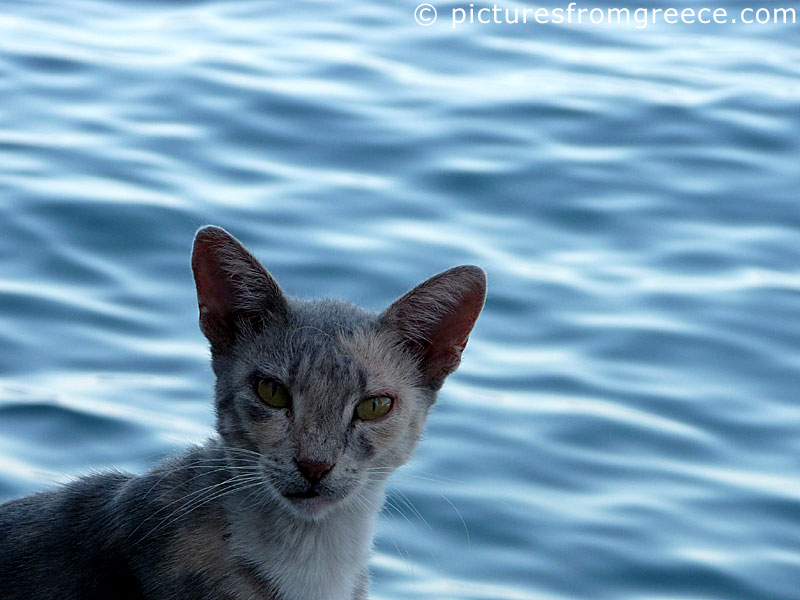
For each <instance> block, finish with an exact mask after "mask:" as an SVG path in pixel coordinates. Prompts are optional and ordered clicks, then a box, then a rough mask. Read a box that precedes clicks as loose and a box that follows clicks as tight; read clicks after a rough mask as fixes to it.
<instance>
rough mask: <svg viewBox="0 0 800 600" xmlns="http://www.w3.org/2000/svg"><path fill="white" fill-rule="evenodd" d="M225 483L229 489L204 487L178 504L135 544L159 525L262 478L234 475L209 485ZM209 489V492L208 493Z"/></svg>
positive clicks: (170, 521) (258, 481)
mask: <svg viewBox="0 0 800 600" xmlns="http://www.w3.org/2000/svg"><path fill="white" fill-rule="evenodd" d="M225 484H228V485H230V486H231V488H230V489H222V490H215V491H211V490H210V489H209V488H205V489H204V490H203V491H204V492H205V493H204V494H203V495H201V496H198V497H197V498H194V499H193V500H191V501H190V502H188V503H187V504H185V505H183V506H179V507H178V508H177V509H175V510H174V511H172V512H171V513H170V514H168V515H167V516H166V517H164V518H163V519H161V520H160V521H159V522H158V523H156V525H155V526H154V527H153V528H152V529H151V530H150V531H148V532H147V533H146V534H145V535H144V536H142V537H141V538H140V539H139V540H137V541H136V544H138V543H140V542H142V541H143V540H144V539H146V538H147V537H148V536H150V534H152V533H153V532H154V531H156V530H157V529H159V528H160V527H162V526H166V525H169V524H170V523H173V522H175V521H177V520H178V519H181V518H183V517H185V516H187V515H188V514H189V513H191V512H193V511H194V510H196V509H198V508H200V507H201V506H203V505H205V504H207V503H208V502H211V501H212V500H216V499H217V498H220V497H222V496H224V495H226V494H228V493H231V492H234V491H237V490H240V489H243V488H242V486H249V485H253V486H255V485H261V484H263V479H262V478H261V477H260V476H250V477H249V478H244V479H239V480H236V478H235V477H234V478H231V479H227V480H225V481H223V482H221V483H219V484H217V485H215V486H211V487H212V488H218V487H220V486H221V485H225ZM209 491H210V492H211V493H208V492H209ZM170 504H174V502H173V503H170ZM181 511H183V512H181ZM173 517H174V518H173ZM148 518H149V517H148Z"/></svg>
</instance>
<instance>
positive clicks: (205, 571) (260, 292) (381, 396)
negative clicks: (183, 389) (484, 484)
mask: <svg viewBox="0 0 800 600" xmlns="http://www.w3.org/2000/svg"><path fill="white" fill-rule="evenodd" d="M192 269H193V271H194V278H195V283H196V285H197V296H198V302H199V306H200V329H201V330H202V331H203V333H204V334H205V336H206V337H207V338H208V341H209V342H210V344H211V358H212V366H213V369H214V373H215V374H216V376H217V383H216V415H217V420H216V428H217V433H218V435H217V436H215V437H214V438H212V439H211V440H209V441H208V442H207V443H206V444H204V445H203V446H199V447H196V448H193V449H191V450H189V451H188V452H186V453H185V454H183V455H182V456H180V457H177V458H173V459H171V460H168V461H167V462H165V463H163V464H161V465H160V466H158V467H156V468H155V469H154V470H153V471H151V472H149V473H147V474H145V475H143V476H133V475H128V474H123V473H119V472H112V473H108V474H104V475H93V476H91V477H86V478H83V479H79V480H77V481H75V482H73V483H70V484H68V485H65V486H63V487H61V488H59V489H57V490H53V491H48V492H43V493H39V494H36V495H34V496H30V497H27V498H22V499H18V500H13V501H11V502H7V503H5V504H2V505H0V598H3V599H4V600H33V599H40V598H41V599H48V600H51V599H54V600H78V599H80V600H94V599H96V600H114V599H119V600H134V599H136V600H139V599H146V600H212V599H213V600H359V599H363V598H366V597H367V583H368V577H367V560H368V556H369V553H370V547H371V544H372V537H373V529H374V525H375V519H376V515H377V513H378V511H379V510H380V508H381V506H382V504H383V500H384V485H385V482H386V479H387V478H388V476H389V475H390V474H391V472H392V471H393V470H394V469H396V468H397V467H398V466H400V465H402V464H404V463H405V462H406V461H407V460H408V459H409V457H410V456H411V454H412V452H413V450H414V447H415V446H416V444H417V440H418V439H419V436H420V432H421V431H422V428H423V425H424V423H425V418H426V415H427V413H428V409H429V408H430V407H431V405H432V404H433V403H434V401H435V399H436V392H437V391H438V390H439V388H440V387H441V386H442V384H443V382H444V380H445V378H446V377H447V376H448V375H449V374H450V373H452V372H453V371H454V370H455V369H456V367H457V366H458V364H459V361H460V359H461V352H462V350H463V349H464V347H465V345H466V343H467V337H468V336H469V333H470V331H471V330H472V327H473V325H474V324H475V320H476V319H477V318H478V315H479V314H480V312H481V309H482V307H483V302H484V297H485V290H486V279H485V276H484V273H483V271H482V270H481V269H479V268H478V267H473V266H462V267H455V268H453V269H450V270H448V271H445V272H443V273H440V274H439V275H436V276H435V277H433V278H431V279H429V280H427V281H425V282H424V283H422V284H421V285H419V286H417V287H416V288H414V289H413V290H411V291H410V292H408V293H407V294H406V295H405V296H403V297H402V298H400V299H399V300H397V301H396V302H395V303H394V304H392V305H391V306H390V307H389V308H388V309H387V310H385V311H384V312H383V313H382V314H380V315H377V314H373V313H371V312H368V311H365V310H363V309H361V308H358V307H356V306H354V305H352V304H347V303H344V302H337V301H332V300H322V301H301V300H294V299H289V298H287V297H286V296H285V295H284V294H283V292H282V291H281V289H280V287H279V286H278V284H277V283H276V282H275V280H274V279H273V278H272V277H271V276H270V274H269V273H268V272H267V271H266V270H265V269H264V267H262V266H261V264H260V263H259V262H258V261H257V260H256V259H255V258H254V257H253V256H252V255H251V254H250V253H249V252H248V251H247V250H246V249H245V248H244V247H243V246H242V245H241V244H240V243H239V242H238V241H237V240H236V239H234V238H233V237H232V236H231V235H230V234H228V233H227V232H225V231H224V230H222V229H220V228H218V227H204V228H203V229H201V230H200V231H199V232H198V233H197V235H196V237H195V240H194V250H193V254H192Z"/></svg>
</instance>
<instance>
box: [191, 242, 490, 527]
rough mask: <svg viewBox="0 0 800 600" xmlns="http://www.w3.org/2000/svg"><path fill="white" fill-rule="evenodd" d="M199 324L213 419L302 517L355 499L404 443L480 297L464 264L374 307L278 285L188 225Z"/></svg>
mask: <svg viewBox="0 0 800 600" xmlns="http://www.w3.org/2000/svg"><path fill="white" fill-rule="evenodd" d="M192 265H193V269H194V273H195V279H196V282H197V288H198V298H199V303H200V323H201V329H202V330H203V332H204V333H205V334H206V336H207V337H208V338H209V341H210V342H211V348H212V356H213V366H214V371H215V373H216V374H217V394H216V396H217V400H216V404H217V406H216V408H217V428H218V430H219V433H220V435H221V436H222V438H223V440H224V441H225V443H226V445H227V446H229V447H231V448H237V449H242V450H244V451H245V452H236V451H233V452H232V456H233V457H234V458H236V459H237V460H239V461H240V462H242V463H249V464H252V463H253V461H254V460H255V461H257V463H258V466H259V469H260V471H261V472H262V473H263V477H264V482H265V486H266V487H267V488H268V490H269V493H270V494H271V495H272V496H273V497H274V498H275V499H277V500H278V501H279V502H281V503H282V504H283V505H285V506H286V507H287V508H288V509H289V510H291V511H292V512H293V513H294V514H295V515H297V516H299V517H301V518H319V517H320V516H321V515H324V514H325V513H326V512H327V511H328V510H330V509H331V508H332V507H334V506H337V505H340V506H341V505H346V504H348V503H349V504H351V505H355V506H358V505H359V501H360V499H363V498H365V497H366V494H368V490H370V489H371V488H374V487H375V486H376V485H380V482H382V481H384V480H385V479H386V478H387V477H388V475H389V474H390V473H391V471H392V470H394V469H395V468H396V467H398V466H400V465H402V464H403V463H405V462H406V461H407V460H408V459H409V458H410V456H411V454H412V452H413V450H414V447H415V445H416V443H417V440H418V439H419V436H420V433H421V431H422V427H423V425H424V422H425V417H426V415H427V412H428V409H429V408H430V406H431V405H432V404H433V402H434V401H435V397H436V391H437V390H438V389H439V387H441V385H442V383H443V381H444V378H445V377H446V376H447V375H448V374H450V373H451V372H452V371H453V370H455V368H456V367H457V366H458V363H459V360H460V354H461V350H463V347H464V345H465V344H466V340H467V336H468V335H469V332H470V330H471V329H472V326H473V325H474V322H475V319H476V318H477V316H478V314H479V313H480V310H481V307H482V306H483V299H484V293H485V279H484V276H483V273H482V271H480V270H479V269H477V268H476V267H459V268H456V269H451V270H450V271H447V272H445V273H443V274H441V275H439V276H437V277H434V278H432V279H430V280H428V281H427V282H425V283H423V284H422V285H420V286H418V287H417V288H415V289H414V290H412V291H411V292H409V293H408V294H406V295H405V296H404V297H403V298H401V299H400V300H398V301H397V302H395V303H394V304H393V305H392V306H391V307H389V308H388V309H387V310H386V311H385V312H384V313H382V314H380V315H378V314H373V313H370V312H367V311H365V310H362V309H360V308H358V307H355V306H352V305H349V304H346V303H342V302H335V301H314V302H304V301H297V300H290V299H288V298H286V296H284V294H283V293H282V292H281V290H280V288H279V287H278V285H277V283H276V282H275V281H274V280H273V279H272V277H271V276H270V275H269V274H268V273H267V272H266V270H264V268H263V267H262V266H261V265H260V264H259V263H258V262H257V261H256V260H255V259H254V258H253V257H252V256H251V255H250V254H249V253H247V251H246V250H245V249H244V248H243V247H242V246H241V245H240V244H239V243H238V242H237V241H236V240H234V239H233V238H232V237H231V236H230V235H229V234H227V233H226V232H224V231H223V230H221V229H218V228H210V227H209V228H204V229H202V230H200V232H198V235H197V238H196V240H195V249H194V254H193V263H192Z"/></svg>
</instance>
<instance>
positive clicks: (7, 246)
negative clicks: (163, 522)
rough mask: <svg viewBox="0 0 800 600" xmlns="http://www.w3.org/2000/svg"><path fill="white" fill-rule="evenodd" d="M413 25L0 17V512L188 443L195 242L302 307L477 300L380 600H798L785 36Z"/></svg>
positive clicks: (173, 7) (795, 271)
mask: <svg viewBox="0 0 800 600" xmlns="http://www.w3.org/2000/svg"><path fill="white" fill-rule="evenodd" d="M415 5H416V3H414V2H408V1H406V0H402V1H399V2H391V3H389V2H370V1H361V0H352V1H350V2H347V3H340V2H337V3H334V2H322V1H303V2H292V3H286V2H270V1H264V2H254V1H247V0H234V1H231V2H202V1H196V2H190V1H186V2H177V1H171V2H166V1H165V2H133V1H119V2H112V1H110V0H102V1H101V0H98V1H86V0H71V1H70V2H55V1H54V0H41V1H33V0H6V1H5V2H4V3H3V6H2V8H0V346H2V348H3V352H2V353H0V498H3V499H5V498H10V497H13V496H17V495H21V494H25V493H29V492H33V491H36V490H39V489H43V488H45V487H48V486H51V485H53V484H55V483H56V482H60V481H65V480H68V479H69V478H71V477H74V476H76V475H79V474H83V473H87V472H90V471H93V470H96V469H103V468H107V467H109V466H111V465H114V466H116V467H118V468H122V469H128V470H131V471H134V472H142V471H144V470H146V469H147V468H149V467H150V466H152V465H153V464H155V463H156V462H157V461H158V460H159V459H160V458H161V457H163V456H164V455H166V454H169V453H171V452H174V451H178V450H179V449H180V448H181V447H182V446H183V445H185V444H186V443H188V442H194V441H200V440H202V439H204V438H205V437H206V436H207V435H208V434H209V431H210V427H211V423H212V414H211V410H210V399H211V385H212V376H211V372H210V369H209V367H208V361H207V358H208V356H207V350H206V347H205V343H204V340H203V338H202V336H201V334H200V332H199V331H198V329H197V326H196V320H197V315H196V308H195V300H194V290H193V285H192V281H191V277H190V272H189V268H188V256H189V247H190V242H191V238H192V235H193V233H194V231H195V229H196V228H197V227H198V226H200V225H202V224H205V223H208V222H213V223H216V224H219V225H222V226H224V227H226V228H228V229H229V230H230V231H232V232H233V233H235V234H236V235H237V236H238V237H240V239H242V240H243V241H244V242H245V243H246V244H247V245H248V246H249V247H250V248H252V249H253V251H254V252H255V253H256V254H257V255H258V256H259V257H260V258H262V259H263V261H264V263H265V264H266V265H267V266H268V268H269V269H270V270H271V271H272V272H273V273H274V274H275V275H276V277H277V278H278V279H279V281H280V282H281V283H282V285H283V286H284V287H285V289H286V290H287V291H288V292H289V293H291V294H295V295H301V296H312V297H322V296H335V297H344V298H349V299H351V300H354V301H356V302H359V303H362V304H364V305H366V306H368V307H371V308H375V309H380V308H382V307H384V306H385V305H387V304H388V303H389V302H391V301H392V300H393V299H394V298H395V297H397V296H398V295H400V294H401V293H403V292H404V291H405V290H406V289H408V288H409V287H411V286H412V285H414V284H415V283H417V282H419V281H421V280H423V279H424V278H426V277H428V276H430V275H432V274H433V273H435V272H438V271H440V270H442V269H444V268H446V267H449V266H452V265H455V264H460V263H467V262H468V263H476V264H479V265H481V266H483V267H484V268H485V269H486V270H487V272H488V273H489V279H490V294H489V298H488V302H487V305H486V310H485V313H484V315H483V316H482V317H481V320H480V321H479V323H478V327H477V328H476V331H475V333H474V335H473V337H472V340H471V342H470V346H469V348H468V350H467V352H466V353H465V358H464V362H463V365H462V367H461V369H460V370H459V372H458V373H457V374H456V375H454V376H453V377H452V378H451V379H450V380H449V382H448V384H447V385H446V387H445V388H444V390H443V392H442V394H441V401H440V403H439V404H438V405H437V407H436V409H435V410H434V412H433V414H432V415H431V419H430V422H429V427H428V430H427V434H426V439H425V440H424V442H423V444H422V445H421V447H420V450H419V453H418V455H417V456H416V458H415V459H414V461H413V462H412V463H411V464H410V465H409V466H408V467H407V468H406V469H405V470H404V471H403V474H399V475H398V476H397V477H396V478H395V479H394V480H393V484H392V490H393V491H392V507H390V508H387V510H386V511H385V513H384V514H383V516H382V519H381V523H380V531H379V536H378V539H377V547H376V553H375V557H374V560H373V562H372V565H371V567H372V572H373V576H374V585H373V597H374V598H377V599H379V600H390V599H396V600H399V599H414V598H419V599H430V598H441V599H446V600H450V599H452V600H479V599H480V600H484V599H485V600H495V599H497V600H522V599H525V600H531V599H536V600H539V599H547V600H554V599H559V600H560V599H576V600H577V599H586V598H592V599H606V598H607V599H614V600H640V599H645V598H647V599H648V600H667V599H669V600H676V599H681V600H690V599H691V600H699V599H711V598H714V599H717V600H719V599H738V598H742V599H744V598H747V599H752V598H770V599H786V600H790V599H794V598H796V597H797V591H796V590H797V589H798V588H800V568H799V567H800V527H798V522H799V521H800V459H798V456H800V407H799V406H798V403H797V391H798V389H800V388H799V386H798V383H800V377H799V374H800V294H799V293H798V292H800V208H799V206H798V200H800V198H798V190H799V189H800V169H798V164H799V162H800V161H799V159H800V135H798V134H800V110H798V106H799V105H800V79H799V77H800V50H799V49H798V48H800V44H798V42H800V34H799V33H798V32H800V26H795V27H788V26H786V27H784V26H767V27H760V28H745V27H734V26H710V27H706V28H699V27H696V26H695V27H691V26H682V27H669V28H668V27H658V28H651V29H647V30H644V31H636V30H633V29H623V28H616V27H581V28H579V27H567V26H562V27H556V26H549V27H538V28H535V29H532V28H513V27H508V26H486V27H477V26H476V27H471V28H464V29H461V30H457V31H455V32H453V31H452V30H450V29H449V28H448V27H447V26H446V25H444V24H437V25H435V26H432V27H428V28H422V27H419V26H417V25H416V24H415V22H414V20H413V9H414V6H415ZM552 6H557V5H556V4H553V5H552ZM726 6H728V7H730V8H731V9H733V8H737V7H741V6H740V5H739V4H733V3H731V4H727V5H726ZM742 6H743V5H742ZM408 503H412V504H413V506H414V509H411V508H410V507H409V506H408ZM417 513H419V514H417Z"/></svg>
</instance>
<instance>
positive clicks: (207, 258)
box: [192, 243, 232, 316]
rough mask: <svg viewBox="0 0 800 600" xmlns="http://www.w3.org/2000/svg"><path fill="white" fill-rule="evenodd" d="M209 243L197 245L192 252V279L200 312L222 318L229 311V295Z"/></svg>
mask: <svg viewBox="0 0 800 600" xmlns="http://www.w3.org/2000/svg"><path fill="white" fill-rule="evenodd" d="M209 245H210V244H209V243H204V244H203V243H199V244H198V245H197V247H195V252H194V261H193V263H194V264H193V265H192V266H193V267H194V278H195V283H196V285H197V300H198V303H199V305H200V310H201V311H203V312H212V313H216V314H217V315H219V316H222V315H224V314H226V313H228V312H230V310H231V300H232V298H231V294H230V292H229V291H228V288H227V285H226V283H227V282H225V281H224V279H223V275H222V269H220V268H219V265H218V264H217V261H216V260H215V257H214V253H213V252H212V251H210V250H209Z"/></svg>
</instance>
